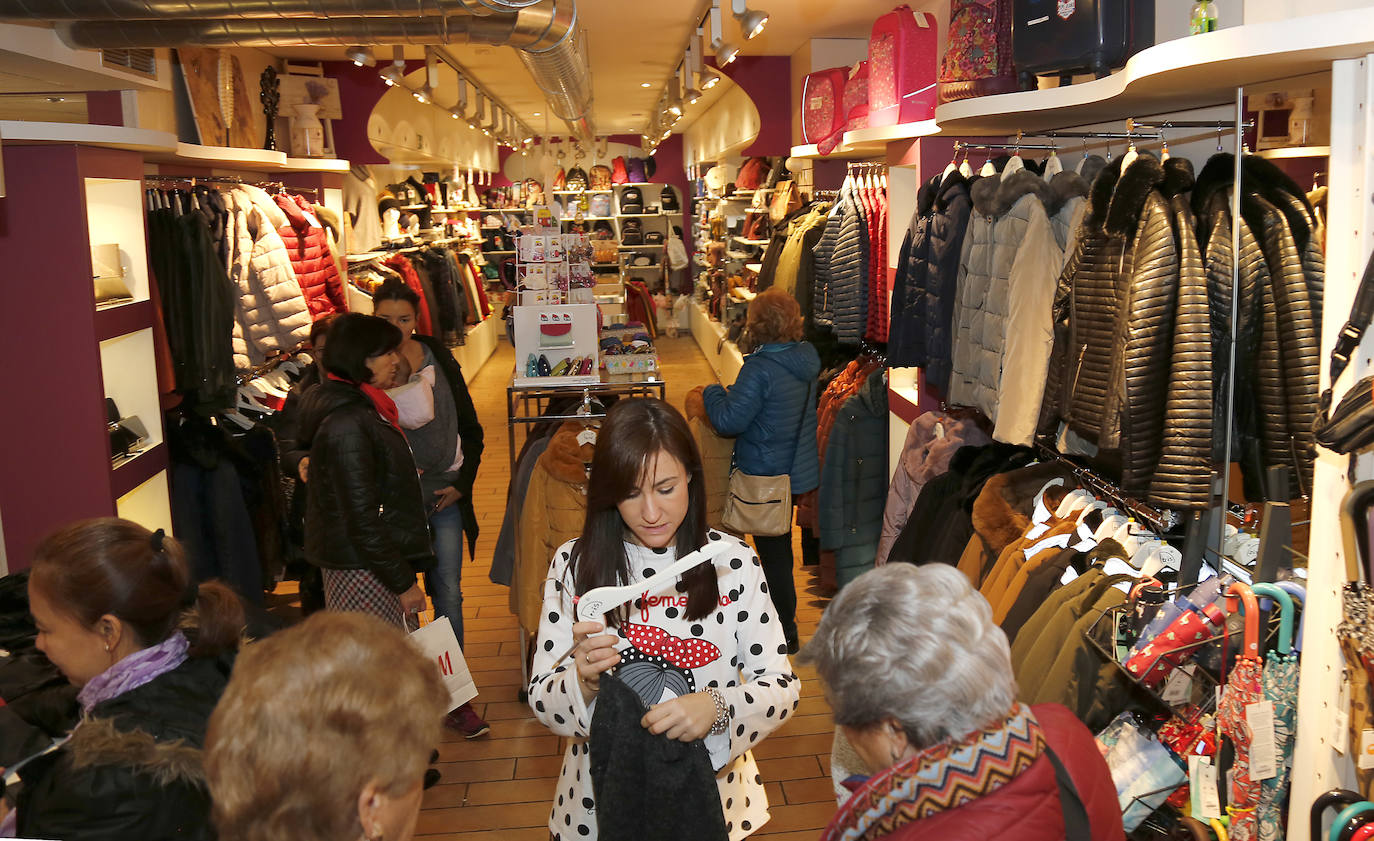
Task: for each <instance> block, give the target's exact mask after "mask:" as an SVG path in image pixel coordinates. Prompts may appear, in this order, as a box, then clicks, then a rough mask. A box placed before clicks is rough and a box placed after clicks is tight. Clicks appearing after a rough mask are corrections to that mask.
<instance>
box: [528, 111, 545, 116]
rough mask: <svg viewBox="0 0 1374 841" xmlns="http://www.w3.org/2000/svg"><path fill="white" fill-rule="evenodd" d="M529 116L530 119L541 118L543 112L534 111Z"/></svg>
mask: <svg viewBox="0 0 1374 841" xmlns="http://www.w3.org/2000/svg"><path fill="white" fill-rule="evenodd" d="M530 116H531V117H542V116H544V112H542V111H535V112H534V113H533V114H531V115H530Z"/></svg>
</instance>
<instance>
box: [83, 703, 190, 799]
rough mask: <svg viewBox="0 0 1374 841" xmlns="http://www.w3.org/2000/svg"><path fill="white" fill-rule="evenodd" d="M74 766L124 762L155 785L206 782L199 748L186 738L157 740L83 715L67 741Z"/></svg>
mask: <svg viewBox="0 0 1374 841" xmlns="http://www.w3.org/2000/svg"><path fill="white" fill-rule="evenodd" d="M66 749H67V750H68V751H69V752H70V754H71V757H72V767H73V768H75V769H77V770H82V769H85V768H94V767H97V766H102V765H106V766H108V765H118V766H124V767H127V768H130V769H132V770H134V771H135V772H138V773H141V774H147V775H149V776H151V777H152V778H153V779H155V780H156V781H157V783H158V785H162V786H169V785H172V784H173V783H187V784H190V785H198V786H203V785H205V765H204V763H203V762H202V751H201V749H200V748H198V747H196V746H194V745H192V744H190V743H188V742H187V741H186V740H185V739H175V740H173V741H170V742H166V741H159V740H157V739H154V738H153V737H152V736H151V735H149V734H148V733H146V732H144V731H143V730H137V729H136V730H121V729H120V728H118V727H117V726H115V722H114V720H113V719H109V718H100V717H96V716H91V717H89V718H86V719H84V720H83V721H82V722H81V724H79V725H78V726H77V728H76V730H74V731H72V737H71V739H70V740H69V741H68V742H67V744H66Z"/></svg>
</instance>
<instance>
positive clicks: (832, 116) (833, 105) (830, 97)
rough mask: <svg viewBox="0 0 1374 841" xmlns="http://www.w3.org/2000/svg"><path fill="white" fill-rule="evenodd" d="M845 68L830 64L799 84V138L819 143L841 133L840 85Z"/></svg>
mask: <svg viewBox="0 0 1374 841" xmlns="http://www.w3.org/2000/svg"><path fill="white" fill-rule="evenodd" d="M848 78H849V68H847V67H832V68H830V69H829V70H818V71H816V72H815V73H812V74H810V75H808V76H807V77H806V81H805V82H804V83H803V84H802V101H801V117H802V139H803V140H805V141H806V142H807V143H814V144H820V143H821V142H822V141H824V140H825V139H826V138H828V137H831V136H832V135H835V134H841V133H843V132H844V124H845V111H844V86H845V82H846V81H848Z"/></svg>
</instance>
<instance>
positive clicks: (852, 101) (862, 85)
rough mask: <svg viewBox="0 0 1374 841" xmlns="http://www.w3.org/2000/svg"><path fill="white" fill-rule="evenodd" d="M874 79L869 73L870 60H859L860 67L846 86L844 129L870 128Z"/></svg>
mask: <svg viewBox="0 0 1374 841" xmlns="http://www.w3.org/2000/svg"><path fill="white" fill-rule="evenodd" d="M871 84H872V81H871V80H870V78H869V75H868V62H866V61H861V62H859V69H858V70H856V71H854V75H853V76H850V77H849V81H848V82H846V83H845V86H844V115H845V121H844V130H845V131H857V130H859V129H861V128H868V126H869V119H868V102H869V98H868V97H869V90H870V88H869V86H870V85H871Z"/></svg>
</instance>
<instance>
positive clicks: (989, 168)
mask: <svg viewBox="0 0 1374 841" xmlns="http://www.w3.org/2000/svg"><path fill="white" fill-rule="evenodd" d="M978 174H979V175H981V176H983V177H984V178H991V177H992V176H994V175H996V174H997V167H995V166H993V165H992V153H991V152H989V153H988V158H987V159H986V160H984V161H983V168H982V169H980V170H978Z"/></svg>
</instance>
